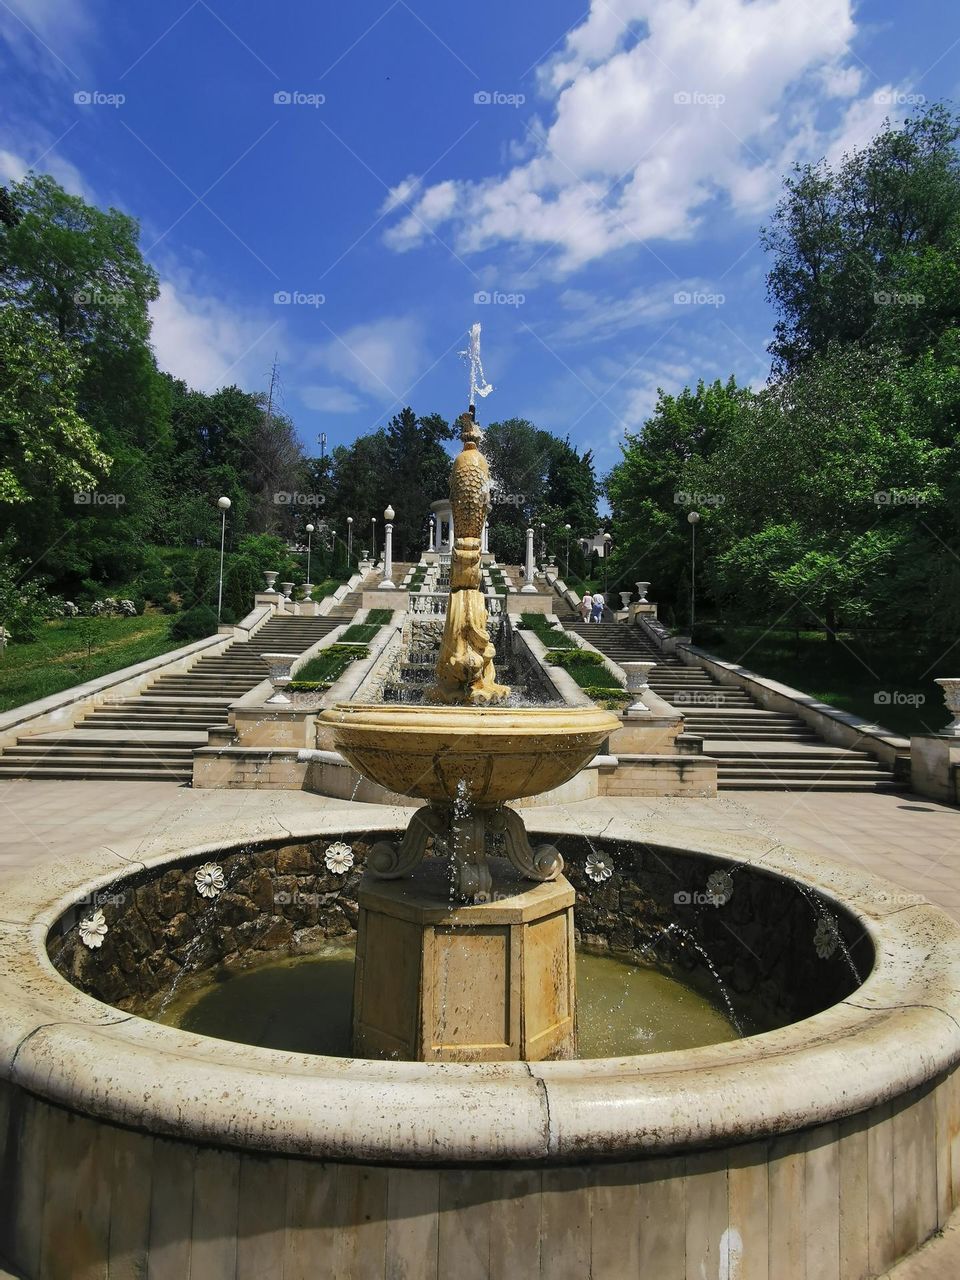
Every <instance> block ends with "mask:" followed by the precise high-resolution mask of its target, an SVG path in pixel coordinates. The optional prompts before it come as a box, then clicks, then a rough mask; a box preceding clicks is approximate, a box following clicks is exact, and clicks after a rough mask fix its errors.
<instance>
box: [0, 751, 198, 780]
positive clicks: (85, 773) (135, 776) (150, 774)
mask: <svg viewBox="0 0 960 1280" xmlns="http://www.w3.org/2000/svg"><path fill="white" fill-rule="evenodd" d="M192 776H193V766H192V765H191V766H189V767H181V766H179V765H176V764H171V765H169V766H165V767H154V768H150V767H147V766H146V765H144V766H143V767H142V768H141V767H131V768H129V769H127V768H122V767H121V768H118V767H117V766H115V765H112V764H109V763H106V762H104V761H100V762H98V763H96V764H77V765H68V764H64V765H55V764H44V765H29V766H24V765H5V764H4V763H3V756H0V779H2V778H20V779H22V780H23V781H25V782H26V781H30V780H31V779H32V780H34V781H37V782H40V781H43V780H45V779H52V778H74V779H76V780H77V781H83V780H91V779H93V780H98V781H102V782H110V781H116V782H121V781H124V780H127V779H132V780H133V781H135V782H188V781H189V780H190V779H191V778H192Z"/></svg>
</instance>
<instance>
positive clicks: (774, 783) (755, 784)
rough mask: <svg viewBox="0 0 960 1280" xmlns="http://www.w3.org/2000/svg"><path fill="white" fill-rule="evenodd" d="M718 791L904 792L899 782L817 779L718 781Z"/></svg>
mask: <svg viewBox="0 0 960 1280" xmlns="http://www.w3.org/2000/svg"><path fill="white" fill-rule="evenodd" d="M717 790H718V791H903V790H905V788H904V787H903V786H902V785H901V784H900V783H897V782H857V781H853V780H851V781H848V782H843V781H837V780H835V779H827V778H817V779H815V780H813V781H803V782H801V781H799V780H796V779H794V780H789V779H787V780H783V781H780V780H778V779H776V778H769V777H768V778H749V779H730V778H724V779H723V780H721V779H719V778H718V779H717Z"/></svg>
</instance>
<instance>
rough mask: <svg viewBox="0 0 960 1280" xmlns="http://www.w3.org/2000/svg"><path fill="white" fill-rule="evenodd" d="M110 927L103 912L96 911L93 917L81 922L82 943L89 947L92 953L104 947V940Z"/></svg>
mask: <svg viewBox="0 0 960 1280" xmlns="http://www.w3.org/2000/svg"><path fill="white" fill-rule="evenodd" d="M108 928H109V925H108V924H107V922H106V919H105V918H104V914H103V912H102V911H94V913H93V915H92V916H87V917H86V919H84V920H81V921H80V941H81V942H82V943H83V945H84V946H85V947H89V948H90V950H91V951H95V950H97V949H99V948H100V947H102V946H103V940H104V938H105V937H106V936H107V929H108Z"/></svg>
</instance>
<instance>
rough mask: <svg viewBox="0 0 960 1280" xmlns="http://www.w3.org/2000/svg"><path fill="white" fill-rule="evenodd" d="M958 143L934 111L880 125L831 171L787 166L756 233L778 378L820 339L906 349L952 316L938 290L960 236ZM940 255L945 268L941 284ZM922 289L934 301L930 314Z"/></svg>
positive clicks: (956, 126)
mask: <svg viewBox="0 0 960 1280" xmlns="http://www.w3.org/2000/svg"><path fill="white" fill-rule="evenodd" d="M958 139H960V117H957V116H956V115H954V114H953V113H952V112H951V111H949V110H948V109H947V108H945V107H944V106H942V105H939V104H938V105H934V106H931V107H930V108H929V109H928V110H926V111H925V112H923V113H922V114H921V115H919V116H917V117H916V118H914V119H911V120H907V121H906V122H905V123H904V124H902V125H896V126H895V125H893V124H891V123H890V122H889V121H888V122H887V123H886V125H885V126H884V128H883V129H882V130H881V132H880V133H879V134H878V136H877V137H876V138H875V139H874V140H873V142H872V143H871V144H870V145H869V146H867V147H865V148H863V149H861V150H859V151H855V152H854V153H853V154H851V155H848V156H846V157H845V158H844V159H843V160H842V161H841V162H840V164H839V165H837V166H835V167H834V166H831V165H829V164H828V163H827V162H826V161H825V160H821V161H820V162H819V163H817V164H813V165H810V164H807V165H798V166H796V168H795V169H794V172H793V174H792V176H790V177H789V178H787V180H786V182H785V184H784V185H785V193H784V196H783V199H782V200H781V201H780V203H779V204H778V206H777V208H776V211H775V213H774V215H773V219H772V222H771V224H770V226H769V227H767V228H765V229H764V230H762V231H761V239H762V242H763V244H764V247H765V248H766V249H767V250H768V251H769V252H770V253H771V254H772V255H773V266H772V268H771V270H770V273H769V276H768V278H767V285H768V292H769V296H770V299H771V301H772V302H773V303H774V305H775V306H776V307H777V310H778V311H779V319H778V321H777V324H776V328H775V336H774V341H773V343H772V345H771V351H772V352H773V354H774V357H775V359H776V361H777V364H778V367H779V368H780V369H781V370H786V369H793V368H796V367H797V366H798V365H800V364H802V363H804V362H806V361H808V360H810V359H811V358H812V357H813V356H814V355H815V354H817V353H818V352H823V351H825V350H826V349H827V347H828V346H829V345H830V344H831V343H837V342H839V343H850V342H863V341H875V340H884V339H888V338H889V337H890V336H891V329H896V330H897V331H898V332H899V337H900V338H901V340H903V341H904V342H905V343H906V344H907V345H908V346H909V347H911V348H913V349H916V348H917V347H922V346H924V345H926V344H927V342H928V341H929V340H930V337H931V332H932V328H933V325H939V326H940V327H943V325H944V324H951V323H953V322H954V321H955V320H956V318H957V316H958V310H960V302H958V301H957V294H956V291H955V290H951V289H950V287H949V284H950V280H951V279H953V280H955V279H956V266H955V263H956V249H957V237H958V231H960V156H958V152H957V141H958ZM944 254H945V255H946V259H947V261H948V262H951V263H953V264H954V265H953V266H952V267H951V268H950V273H949V274H948V275H947V276H946V277H944V276H943V275H942V274H941V272H942V266H943V257H942V255H944ZM928 290H929V293H930V295H931V301H932V300H933V299H936V305H935V306H933V307H932V309H931V313H930V314H927V291H928ZM911 295H914V299H913V300H912V301H911V300H909V299H910V296H911ZM916 295H919V296H920V297H922V298H923V301H922V302H920V301H917V300H916ZM937 317H939V319H938V318H937ZM933 336H935V333H934V334H933Z"/></svg>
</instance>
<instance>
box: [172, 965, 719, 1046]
mask: <svg viewBox="0 0 960 1280" xmlns="http://www.w3.org/2000/svg"><path fill="white" fill-rule="evenodd" d="M353 959H354V944H353V942H352V941H351V942H343V943H336V944H332V945H330V946H328V947H326V948H325V949H324V950H323V951H322V952H320V953H318V954H316V955H311V956H297V957H293V958H291V959H284V960H277V961H273V962H271V963H269V964H265V965H261V966H259V967H258V968H255V969H241V970H222V971H220V972H219V973H218V974H216V975H211V978H210V981H209V982H208V983H207V984H206V985H204V986H202V987H200V988H198V989H196V990H194V991H192V992H190V993H188V994H185V995H184V996H182V997H181V998H180V999H179V1000H175V1001H173V1002H172V1003H171V1004H170V1005H169V1006H168V1007H167V1009H166V1010H165V1012H164V1015H163V1021H164V1022H167V1023H170V1024H172V1025H173V1026H177V1027H181V1028H182V1029H183V1030H184V1031H193V1032H196V1033H198V1034H199V1035H205V1036H216V1037H217V1038H218V1039H220V1040H234V1041H239V1042H240V1043H241V1044H255V1045H261V1046H263V1047H264V1048H267V1049H283V1050H287V1051H289V1052H294V1053H317V1054H329V1055H331V1056H334V1057H349V1056H350V1011H351V1002H352V999H353ZM577 1027H578V1038H579V1056H580V1057H581V1058H605V1057H621V1056H625V1055H629V1054H635V1053H660V1052H662V1051H664V1050H668V1049H692V1048H695V1047H696V1046H697V1045H703V1044H717V1043H719V1042H720V1041H722V1040H735V1039H737V1032H736V1030H735V1029H734V1027H733V1026H732V1025H731V1023H730V1021H729V1020H728V1019H727V1017H726V1016H725V1015H724V1014H723V1013H722V1012H720V1010H719V1009H718V1008H717V1007H715V1006H714V1005H713V1004H712V1003H711V1002H710V1001H709V1000H707V999H706V998H705V997H704V996H702V995H700V994H698V993H697V992H696V991H693V990H691V988H690V987H687V986H685V985H684V984H683V983H682V982H678V981H677V980H676V979H675V978H669V977H666V976H665V975H664V974H661V973H657V972H655V971H654V970H652V969H642V968H638V967H637V966H635V965H631V964H625V963H623V962H622V961H620V960H614V959H612V958H611V957H609V956H594V955H587V954H585V953H583V952H579V953H578V954H577Z"/></svg>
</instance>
